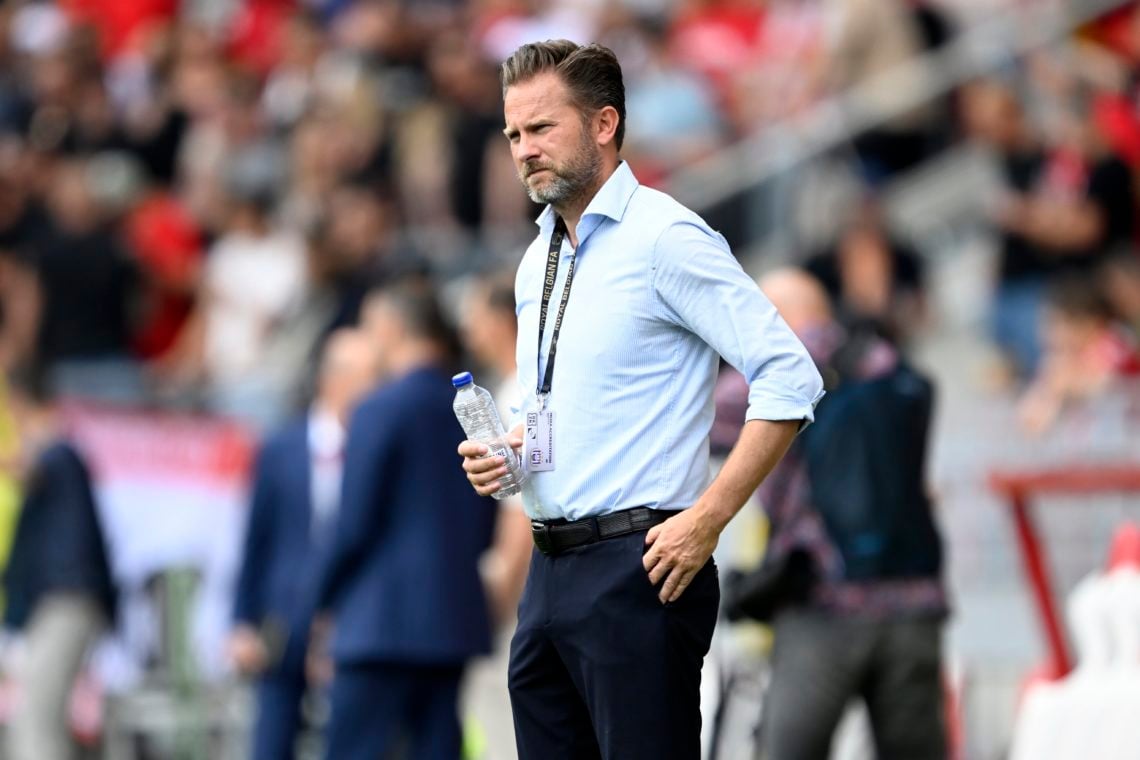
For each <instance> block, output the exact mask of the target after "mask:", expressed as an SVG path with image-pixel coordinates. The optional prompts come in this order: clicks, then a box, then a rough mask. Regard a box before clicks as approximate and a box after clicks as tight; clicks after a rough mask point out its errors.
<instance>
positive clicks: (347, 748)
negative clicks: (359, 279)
mask: <svg viewBox="0 0 1140 760" xmlns="http://www.w3.org/2000/svg"><path fill="white" fill-rule="evenodd" d="M363 327H364V330H365V331H366V332H367V333H369V335H371V336H372V337H373V339H374V340H375V341H376V343H377V346H378V348H379V351H380V356H381V371H382V373H383V375H384V383H383V385H382V386H381V387H380V388H378V389H377V390H376V391H375V392H374V393H372V394H371V395H370V396H368V397H367V398H366V399H365V400H364V401H362V402H361V404H360V406H359V408H358V409H357V411H356V413H355V414H354V415H353V418H352V423H351V425H350V426H349V432H348V444H347V447H346V450H345V466H344V491H343V499H342V502H341V513H340V518H339V519H338V521H337V528H336V537H335V540H334V543H333V549H332V552H331V553H330V555H329V561H328V564H327V566H326V567H325V570H324V573H323V578H322V582H321V587H320V596H319V599H320V608H321V610H322V611H324V612H325V613H326V616H327V617H326V619H327V620H329V621H331V622H330V623H329V626H328V627H329V629H331V658H332V661H333V663H334V667H335V675H334V676H333V682H332V715H331V719H330V724H329V729H328V757H329V758H335V760H358V759H359V760H375V758H378V757H385V758H387V757H392V755H393V754H397V753H399V752H400V751H401V750H403V751H404V752H405V753H406V756H407V757H411V758H415V759H416V760H436V759H438V760H456V759H457V758H458V757H459V756H460V751H461V750H460V745H461V731H460V724H459V719H458V696H459V687H460V682H461V680H462V676H463V672H464V667H465V665H466V664H467V662H468V660H469V659H471V658H472V657H473V656H475V655H479V654H484V653H487V652H488V651H489V650H490V631H489V627H490V626H489V620H488V617H489V615H488V610H487V601H486V598H485V594H484V590H483V585H482V583H481V581H480V577H479V572H478V562H479V557H480V555H481V554H482V553H483V551H484V550H485V549H486V548H487V546H488V545H489V544H490V542H491V537H492V533H493V530H494V517H495V504H494V502H492V501H490V500H489V499H485V498H483V497H480V496H477V495H476V494H474V493H473V492H472V490H471V487H470V485H469V484H468V482H467V480H466V478H465V477H464V475H463V472H462V471H461V470H460V469H459V468H454V470H453V469H450V468H448V467H447V466H446V464H447V462H448V461H451V460H452V459H453V458H454V456H455V442H456V441H458V440H461V439H462V438H463V430H462V429H461V428H460V426H459V423H458V421H457V420H456V419H455V415H454V413H453V412H452V408H451V404H452V400H453V390H452V387H451V383H450V382H449V376H448V372H447V371H446V370H445V366H446V364H447V361H448V359H449V358H450V354H451V351H452V346H453V345H454V341H453V337H452V335H451V332H450V330H449V329H448V326H447V325H446V323H445V322H444V320H443V317H442V315H441V314H440V310H439V305H438V303H437V301H436V298H435V294H434V292H433V291H432V290H431V288H430V287H428V285H427V284H426V283H425V282H423V281H422V280H410V281H404V282H395V283H392V284H390V285H389V286H388V287H386V288H385V289H383V290H379V291H377V292H374V293H373V294H371V295H370V296H369V297H368V299H367V300H366V302H365V307H364V311H363Z"/></svg>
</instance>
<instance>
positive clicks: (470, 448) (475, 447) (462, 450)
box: [456, 441, 487, 458]
mask: <svg viewBox="0 0 1140 760" xmlns="http://www.w3.org/2000/svg"><path fill="white" fill-rule="evenodd" d="M456 450H457V451H458V452H459V456H461V457H465V458H468V457H481V456H483V455H484V454H486V453H487V445H486V444H484V443H479V442H478V441H463V442H462V443H460V444H459V448H458V449H456Z"/></svg>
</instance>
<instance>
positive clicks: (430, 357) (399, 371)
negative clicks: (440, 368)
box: [388, 341, 443, 377]
mask: <svg viewBox="0 0 1140 760" xmlns="http://www.w3.org/2000/svg"><path fill="white" fill-rule="evenodd" d="M442 360H443V351H442V350H441V349H440V348H439V347H438V346H436V345H435V344H434V343H430V342H426V341H415V342H412V343H407V344H405V345H403V346H400V347H398V348H396V349H394V350H393V351H391V352H390V353H389V356H388V374H389V375H390V376H392V377H401V376H403V375H406V374H408V373H409V372H411V371H412V370H415V369H419V368H420V367H424V366H427V365H430V364H438V363H440V362H441V361H442Z"/></svg>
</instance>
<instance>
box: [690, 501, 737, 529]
mask: <svg viewBox="0 0 1140 760" xmlns="http://www.w3.org/2000/svg"><path fill="white" fill-rule="evenodd" d="M692 509H693V511H694V512H695V513H696V515H697V520H698V521H699V522H700V523H701V524H703V525H707V526H709V527H710V528H712V529H713V530H714V531H715V532H716V534H717V535H718V536H719V535H720V534H721V533H722V532H723V531H724V529H725V527H726V526H727V525H728V523H729V521H730V520H732V517H733V515H735V514H736V510H729V509H726V508H725V505H724V503H723V502H719V501H718V500H714V499H708V498H704V497H702V498H701V499H700V500H699V501H698V502H697V503H696V504H694V505H693V506H692Z"/></svg>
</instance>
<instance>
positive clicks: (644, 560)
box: [641, 549, 661, 573]
mask: <svg viewBox="0 0 1140 760" xmlns="http://www.w3.org/2000/svg"><path fill="white" fill-rule="evenodd" d="M660 559H661V555H660V554H659V553H658V552H657V550H656V549H650V550H649V551H647V552H646V553H645V554H643V555H641V566H642V567H644V568H645V572H647V573H648V572H649V571H650V570H652V569H653V566H654V565H656V564H657V562H658V561H659V560H660Z"/></svg>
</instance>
